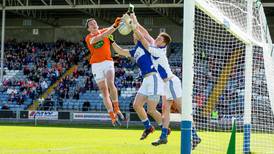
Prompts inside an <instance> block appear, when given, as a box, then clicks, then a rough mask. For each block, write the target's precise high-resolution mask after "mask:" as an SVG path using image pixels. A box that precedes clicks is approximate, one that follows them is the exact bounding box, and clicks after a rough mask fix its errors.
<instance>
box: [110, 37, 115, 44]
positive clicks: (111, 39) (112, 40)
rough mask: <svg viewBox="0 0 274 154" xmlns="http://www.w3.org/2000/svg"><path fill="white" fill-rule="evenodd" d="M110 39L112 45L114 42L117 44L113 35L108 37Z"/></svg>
mask: <svg viewBox="0 0 274 154" xmlns="http://www.w3.org/2000/svg"><path fill="white" fill-rule="evenodd" d="M108 39H109V41H110V43H111V44H112V43H113V42H115V41H114V37H113V35H109V36H108Z"/></svg>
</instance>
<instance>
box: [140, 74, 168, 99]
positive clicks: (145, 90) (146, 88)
mask: <svg viewBox="0 0 274 154" xmlns="http://www.w3.org/2000/svg"><path fill="white" fill-rule="evenodd" d="M138 93H140V94H142V95H144V96H153V95H154V96H155V95H160V96H163V95H164V82H163V80H162V79H161V77H160V76H159V75H158V73H155V74H153V75H150V76H148V77H145V78H144V79H143V82H142V85H141V87H140V89H139V90H138Z"/></svg>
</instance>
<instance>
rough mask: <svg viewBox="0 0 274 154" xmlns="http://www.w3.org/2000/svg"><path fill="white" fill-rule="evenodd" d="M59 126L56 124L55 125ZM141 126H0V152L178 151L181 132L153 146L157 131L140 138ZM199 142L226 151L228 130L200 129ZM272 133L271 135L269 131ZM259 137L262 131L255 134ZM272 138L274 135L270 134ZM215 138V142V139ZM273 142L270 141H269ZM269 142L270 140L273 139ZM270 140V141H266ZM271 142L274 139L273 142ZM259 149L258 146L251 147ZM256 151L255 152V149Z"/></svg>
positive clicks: (164, 153)
mask: <svg viewBox="0 0 274 154" xmlns="http://www.w3.org/2000/svg"><path fill="white" fill-rule="evenodd" d="M57 126H58V127H57ZM141 133H142V130H141V129H140V128H134V129H125V128H121V129H113V128H110V127H102V126H98V127H92V128H91V126H90V125H82V126H81V125H80V126H77V125H75V126H70V125H55V126H48V125H44V126H38V127H34V126H30V125H25V126H18V125H15V124H9V125H3V124H1V125H0V153H1V154H8V153H20V154H21V153H26V154H32V153H33V154H34V153H35V154H36V153H39V154H40V153H60V154H61V153H62V154H81V153H83V154H84V153H85V154H179V153H180V131H178V130H173V131H172V133H171V135H170V136H169V143H168V144H167V145H161V146H158V147H154V146H152V145H151V142H152V141H154V140H155V139H157V137H159V135H160V131H159V130H157V131H156V132H155V133H153V134H152V135H150V136H149V137H148V138H147V139H146V140H144V141H140V140H139V137H140V135H141ZM199 135H200V136H201V138H202V139H203V140H202V143H201V144H200V145H199V146H198V147H197V149H196V150H195V151H193V153H194V154H195V153H212V152H210V151H208V150H209V147H211V148H212V147H213V148H214V151H215V152H214V153H216V154H217V153H226V149H227V145H228V142H229V137H230V133H224V132H199ZM272 136H273V134H272ZM253 137H254V138H256V139H259V138H262V137H263V136H262V135H261V134H254V135H253ZM273 137H274V136H273ZM216 141H218V142H216ZM272 141H273V140H272ZM272 141H270V142H272ZM268 142H269V141H268ZM273 144H274V142H273ZM237 147H238V148H237V151H239V152H240V151H241V150H242V133H237ZM211 150H212V149H211ZM254 150H255V151H259V150H260V149H256V148H255V149H254ZM255 153H257V152H255Z"/></svg>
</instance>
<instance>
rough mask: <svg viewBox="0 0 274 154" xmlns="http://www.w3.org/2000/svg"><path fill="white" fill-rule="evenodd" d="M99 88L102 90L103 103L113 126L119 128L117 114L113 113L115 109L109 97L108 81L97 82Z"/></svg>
mask: <svg viewBox="0 0 274 154" xmlns="http://www.w3.org/2000/svg"><path fill="white" fill-rule="evenodd" d="M97 85H98V88H99V90H100V92H101V93H102V95H103V102H104V105H105V107H106V109H107V111H108V113H109V116H110V118H111V122H112V125H113V126H117V125H120V123H119V121H118V120H117V119H116V114H115V113H114V111H113V107H112V103H111V100H110V97H109V92H108V86H107V83H106V80H101V81H99V82H97Z"/></svg>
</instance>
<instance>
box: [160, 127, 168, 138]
mask: <svg viewBox="0 0 274 154" xmlns="http://www.w3.org/2000/svg"><path fill="white" fill-rule="evenodd" d="M167 132H168V129H167V128H162V134H161V136H160V139H164V138H167Z"/></svg>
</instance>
